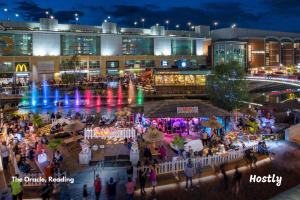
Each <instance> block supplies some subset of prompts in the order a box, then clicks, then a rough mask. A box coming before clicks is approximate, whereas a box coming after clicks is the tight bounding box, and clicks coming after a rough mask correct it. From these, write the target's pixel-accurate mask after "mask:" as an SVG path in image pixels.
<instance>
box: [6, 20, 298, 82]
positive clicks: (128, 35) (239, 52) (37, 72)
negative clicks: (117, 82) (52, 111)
mask: <svg viewBox="0 0 300 200" xmlns="http://www.w3.org/2000/svg"><path fill="white" fill-rule="evenodd" d="M230 61H238V62H239V63H240V65H241V66H242V67H244V68H245V70H248V71H250V72H252V73H257V72H259V71H260V70H266V69H268V70H270V69H271V70H277V69H280V68H284V67H286V66H297V65H298V66H299V64H300V34H299V33H283V32H274V31H263V30H254V29H242V28H237V27H235V28H222V29H217V30H212V31H210V27H209V26H203V25H199V26H194V27H193V29H191V28H190V30H189V31H187V30H168V29H167V28H166V27H164V26H160V25H155V26H152V27H150V28H149V29H144V28H124V27H119V26H118V25H117V24H115V23H112V22H107V21H106V22H103V23H102V25H101V26H88V25H78V24H59V23H58V20H57V19H51V18H41V19H40V22H39V23H27V22H13V21H2V22H0V69H1V70H0V83H3V82H13V81H15V82H20V81H21V82H24V81H28V80H31V79H32V80H41V78H42V77H43V78H46V79H52V78H54V79H58V80H59V79H60V78H61V77H62V76H63V74H66V73H80V74H83V75H84V76H85V77H87V78H89V79H92V78H93V77H97V76H100V75H102V76H104V75H122V74H124V73H126V72H133V73H139V72H142V71H145V70H148V69H151V70H152V71H154V72H155V73H154V75H155V77H154V80H155V84H157V85H197V84H200V85H203V84H205V75H206V74H207V71H206V72H205V70H203V69H210V68H211V67H213V66H215V65H217V64H220V63H226V62H230Z"/></svg>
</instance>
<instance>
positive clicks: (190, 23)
mask: <svg viewBox="0 0 300 200" xmlns="http://www.w3.org/2000/svg"><path fill="white" fill-rule="evenodd" d="M187 24H188V26H189V31H190V30H191V25H192V22H188V23H187Z"/></svg>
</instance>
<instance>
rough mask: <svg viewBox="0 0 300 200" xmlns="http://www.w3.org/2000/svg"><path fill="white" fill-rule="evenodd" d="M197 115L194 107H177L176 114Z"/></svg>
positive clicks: (196, 109)
mask: <svg viewBox="0 0 300 200" xmlns="http://www.w3.org/2000/svg"><path fill="white" fill-rule="evenodd" d="M191 113H196V114H197V113H198V106H194V107H177V114H191Z"/></svg>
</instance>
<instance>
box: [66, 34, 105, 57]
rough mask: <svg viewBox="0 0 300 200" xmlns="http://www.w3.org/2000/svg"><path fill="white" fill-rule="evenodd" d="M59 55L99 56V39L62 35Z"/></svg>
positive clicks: (96, 37) (95, 37)
mask: <svg viewBox="0 0 300 200" xmlns="http://www.w3.org/2000/svg"><path fill="white" fill-rule="evenodd" d="M61 54H62V55H63V56H69V55H100V37H98V36H76V35H62V36H61Z"/></svg>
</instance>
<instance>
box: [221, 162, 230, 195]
mask: <svg viewBox="0 0 300 200" xmlns="http://www.w3.org/2000/svg"><path fill="white" fill-rule="evenodd" d="M220 170H221V174H222V175H223V179H222V185H223V187H224V189H225V190H227V188H228V176H227V174H226V171H225V164H221V165H220Z"/></svg>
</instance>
